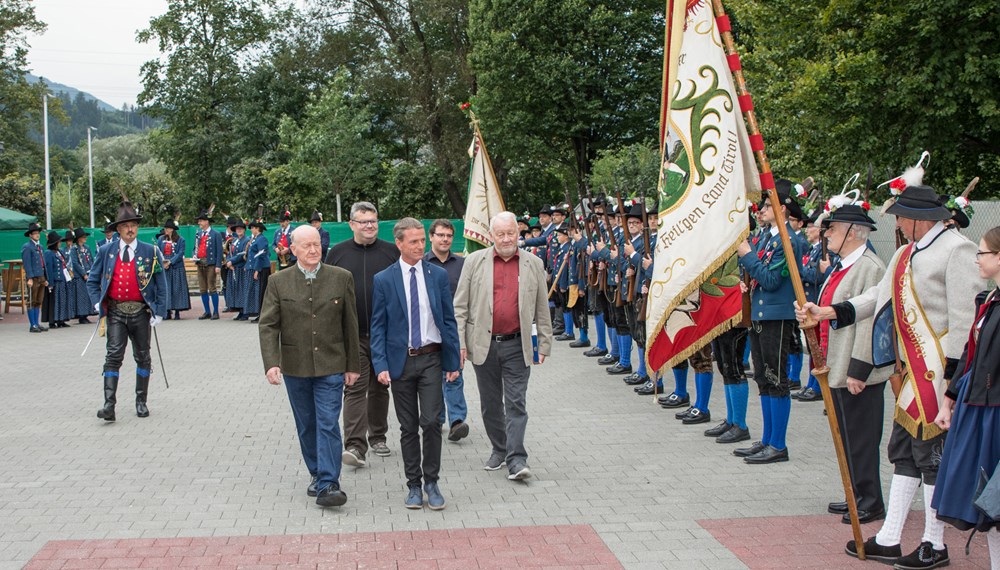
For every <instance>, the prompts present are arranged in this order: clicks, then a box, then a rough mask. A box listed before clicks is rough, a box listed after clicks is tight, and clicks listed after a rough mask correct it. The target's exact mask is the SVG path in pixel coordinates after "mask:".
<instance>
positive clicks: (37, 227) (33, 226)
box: [24, 222, 42, 237]
mask: <svg viewBox="0 0 1000 570" xmlns="http://www.w3.org/2000/svg"><path fill="white" fill-rule="evenodd" d="M41 231H42V226H40V225H38V222H31V223H30V224H28V229H27V230H26V231H25V232H24V237H28V236H30V235H31V232H41Z"/></svg>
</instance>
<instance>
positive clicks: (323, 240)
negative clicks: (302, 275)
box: [319, 226, 330, 259]
mask: <svg viewBox="0 0 1000 570" xmlns="http://www.w3.org/2000/svg"><path fill="white" fill-rule="evenodd" d="M319 246H320V248H322V250H323V257H321V258H320V259H326V252H328V251H330V232H328V231H326V230H324V229H323V227H322V226H320V228H319Z"/></svg>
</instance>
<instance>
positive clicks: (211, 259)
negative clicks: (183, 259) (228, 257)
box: [191, 228, 222, 265]
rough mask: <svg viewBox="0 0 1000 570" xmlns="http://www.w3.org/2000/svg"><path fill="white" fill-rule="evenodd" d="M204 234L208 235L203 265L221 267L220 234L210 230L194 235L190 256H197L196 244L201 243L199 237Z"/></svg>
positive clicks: (199, 231) (200, 231)
mask: <svg viewBox="0 0 1000 570" xmlns="http://www.w3.org/2000/svg"><path fill="white" fill-rule="evenodd" d="M205 234H208V243H206V244H205V264H206V265H222V234H220V233H219V232H217V231H215V230H213V229H212V228H208V229H207V230H198V233H196V234H194V246H193V247H194V250H193V251H192V252H191V254H192V255H193V256H195V257H197V256H198V244H200V243H201V236H203V235H205Z"/></svg>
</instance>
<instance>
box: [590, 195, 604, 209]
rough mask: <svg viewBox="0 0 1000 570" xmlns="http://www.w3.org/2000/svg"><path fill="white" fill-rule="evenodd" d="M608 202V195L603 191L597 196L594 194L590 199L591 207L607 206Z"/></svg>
mask: <svg viewBox="0 0 1000 570" xmlns="http://www.w3.org/2000/svg"><path fill="white" fill-rule="evenodd" d="M607 203H608V197H607V196H606V195H605V194H604V193H603V192H602V193H600V194H598V195H597V196H594V197H593V198H592V199H591V200H590V206H591V207H594V206H606V205H607Z"/></svg>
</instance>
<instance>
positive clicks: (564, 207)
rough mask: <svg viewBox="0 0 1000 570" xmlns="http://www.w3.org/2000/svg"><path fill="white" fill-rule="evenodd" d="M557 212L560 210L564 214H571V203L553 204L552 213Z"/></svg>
mask: <svg viewBox="0 0 1000 570" xmlns="http://www.w3.org/2000/svg"><path fill="white" fill-rule="evenodd" d="M556 212H559V213H560V214H562V215H564V216H565V215H567V214H569V204H556V205H555V206H552V213H553V214H555V213H556Z"/></svg>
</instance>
